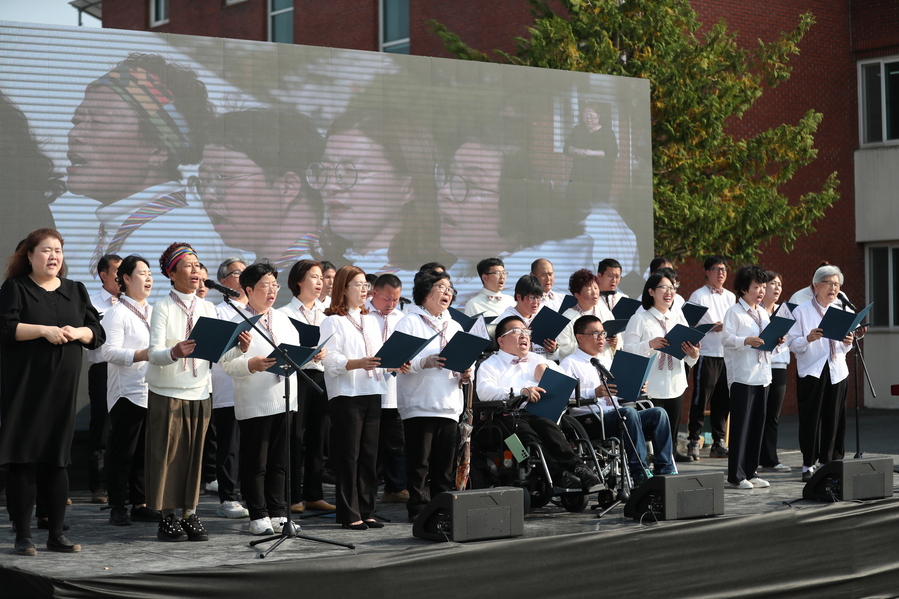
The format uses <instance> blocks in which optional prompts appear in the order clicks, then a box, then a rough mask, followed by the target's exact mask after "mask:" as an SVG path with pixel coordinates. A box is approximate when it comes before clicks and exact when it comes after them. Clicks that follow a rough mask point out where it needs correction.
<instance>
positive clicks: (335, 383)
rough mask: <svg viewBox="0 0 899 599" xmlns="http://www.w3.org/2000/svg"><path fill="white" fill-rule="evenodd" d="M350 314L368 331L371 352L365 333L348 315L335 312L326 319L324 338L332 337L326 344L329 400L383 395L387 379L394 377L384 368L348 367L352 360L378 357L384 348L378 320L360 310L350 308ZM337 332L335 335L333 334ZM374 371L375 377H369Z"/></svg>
mask: <svg viewBox="0 0 899 599" xmlns="http://www.w3.org/2000/svg"><path fill="white" fill-rule="evenodd" d="M348 316H349V317H350V318H352V319H353V320H354V321H355V322H356V323H357V324H360V325H361V326H362V328H363V330H364V331H365V334H366V336H367V337H368V339H369V343H370V354H369V352H366V351H365V343H364V341H363V337H362V333H361V332H360V331H359V329H357V328H356V327H355V326H354V325H353V324H352V323H351V322H350V321H349V319H348V318H347V316H337V315H332V316H328V317H326V318H325V320H324V322H322V326H321V336H322V339H328V337H331V338H330V339H329V340H328V343H327V344H326V345H325V349H327V350H328V351H327V353H326V354H325V359H324V360H322V363H323V364H324V366H325V384H326V387H327V392H328V399H334V398H335V397H338V396H347V397H355V396H358V395H383V394H385V393H387V380H386V378H387V377H388V376H390V374H389V373H388V372H386V371H385V370H384V369H383V368H376V369H375V370H373V371H367V370H363V369H361V368H357V369H355V370H347V369H346V364H347V361H349V360H357V359H359V358H364V357H367V356H368V355H372V356H374V355H375V354H376V353H378V350H379V349H381V345H382V342H381V331H380V330H379V329H378V321H377V320H375V317H374V316H372V315H371V314H366V315H365V316H363V315H362V311H361V310H360V309H358V308H357V309H355V310H350V312H349V314H348ZM332 335H333V336H332ZM369 373H371V376H369Z"/></svg>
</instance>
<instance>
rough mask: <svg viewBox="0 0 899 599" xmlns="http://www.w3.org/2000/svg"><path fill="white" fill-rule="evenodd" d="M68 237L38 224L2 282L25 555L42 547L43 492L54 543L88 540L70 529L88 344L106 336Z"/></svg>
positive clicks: (14, 471) (9, 445)
mask: <svg viewBox="0 0 899 599" xmlns="http://www.w3.org/2000/svg"><path fill="white" fill-rule="evenodd" d="M62 248H63V240H62V236H61V235H60V234H59V233H58V232H57V231H56V230H54V229H37V230H36V231H32V232H31V233H30V234H29V235H28V237H27V238H26V239H25V241H24V242H22V243H21V244H20V245H19V248H18V249H17V250H16V252H15V253H14V254H13V255H12V257H11V258H10V259H9V263H8V268H7V271H6V280H5V281H4V283H3V286H2V287H0V344H2V351H0V466H3V467H4V468H5V469H6V471H7V488H6V499H7V507H8V509H9V512H10V515H11V516H12V519H13V522H14V524H15V529H16V542H15V550H16V553H17V554H18V555H36V554H37V550H36V549H35V546H34V541H33V540H32V538H31V514H32V512H33V510H34V503H35V497H36V496H40V499H41V504H42V505H43V506H44V508H45V509H46V510H47V516H48V527H49V530H50V534H49V536H48V538H47V549H49V550H51V551H61V552H65V553H72V552H76V551H81V545H76V544H75V543H72V542H70V541H69V540H68V539H67V538H66V536H65V535H64V534H63V520H64V517H65V511H66V502H67V498H68V493H69V478H68V474H67V473H66V466H68V464H69V463H70V462H71V448H72V437H73V435H74V433H75V403H76V399H77V391H78V380H79V378H80V376H81V362H82V353H83V351H82V349H83V348H87V349H96V348H98V347H100V346H101V345H102V344H103V341H104V340H105V339H106V336H105V334H104V332H103V328H102V327H101V326H100V317H99V315H98V314H97V311H96V310H95V309H94V307H93V306H92V305H91V301H90V296H89V295H88V293H87V290H86V289H85V288H84V285H82V284H81V283H79V282H77V281H71V280H69V279H65V278H62V273H63V269H64V266H63V258H64V255H63V249H62Z"/></svg>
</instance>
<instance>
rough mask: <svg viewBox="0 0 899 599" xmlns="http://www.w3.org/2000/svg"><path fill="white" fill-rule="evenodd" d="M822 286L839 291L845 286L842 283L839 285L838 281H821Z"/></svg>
mask: <svg viewBox="0 0 899 599" xmlns="http://www.w3.org/2000/svg"><path fill="white" fill-rule="evenodd" d="M821 285H827V286H828V287H830V288H831V289H839V288H840V287H842V286H843V284H842V283H837V282H836V281H821Z"/></svg>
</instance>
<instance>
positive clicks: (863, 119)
mask: <svg viewBox="0 0 899 599" xmlns="http://www.w3.org/2000/svg"><path fill="white" fill-rule="evenodd" d="M891 63H899V54H894V55H891V56H881V57H878V58H872V59H866V60H860V61H858V63H857V66H858V82H857V87H858V141H859V147H861V148H879V147H887V146H896V145H899V123H895V127H894V129H895V130H896V132H897V133H896V137H895V138H894V139H887V130H888V121H889V117H888V112H889V111H888V110H887V101H886V93H887V92H886V88H887V85H886V73H885V71H884V65H885V64H891ZM875 64H876V65H878V66H879V67H880V120H881V122H880V135H881V140H880V141H865V132H866V131H865V129H866V125H867V118H868V115H867V113H866V111H865V109H866V106H865V67H867V66H871V65H875ZM894 102H895V103H896V104H899V94H897V97H896V98H895V99H894Z"/></svg>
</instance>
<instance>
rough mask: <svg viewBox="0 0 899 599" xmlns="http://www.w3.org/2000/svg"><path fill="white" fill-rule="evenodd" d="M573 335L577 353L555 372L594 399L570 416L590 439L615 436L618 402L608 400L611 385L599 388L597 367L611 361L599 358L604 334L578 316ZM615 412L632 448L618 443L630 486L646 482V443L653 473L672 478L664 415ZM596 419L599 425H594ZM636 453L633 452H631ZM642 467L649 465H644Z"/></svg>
mask: <svg viewBox="0 0 899 599" xmlns="http://www.w3.org/2000/svg"><path fill="white" fill-rule="evenodd" d="M574 335H575V337H576V338H577V344H578V349H577V350H576V351H575V352H574V353H573V354H571V355H570V356H568V357H567V358H565V359H564V360H562V363H561V364H559V368H560V369H561V370H562V372H564V373H565V374H567V375H568V376H570V377H573V378H576V379H578V380H579V381H580V383H581V397H583V398H585V399H596V400H597V401H596V404H594V405H592V406H589V407H585V408H573V409H572V410H571V412H570V413H571V415H572V416H574V417H575V418H577V419H578V420H579V421H581V423H582V424H583V425H584V428H586V429H587V433H588V434H589V435H590V437H591V438H594V439H599V438H602V436H603V434H602V431H603V430H605V436H619V433H618V430H619V423H620V420H619V417H618V412H616V411H615V407H614V406H613V405H612V402H613V401H614V402H615V403H616V404H618V399H617V398H615V397H609V394H608V392H612V393H615V384H614V383H611V382H608V383H607V384H608V390H607V389H606V387H605V386H603V384H602V378H601V377H600V374H599V371H598V367H597V364H600V363H601V364H602V365H603V366H604V367H605V368H609V367H610V366H611V365H612V363H611V361H610V360H609V359H608V358H606V357H604V356H603V355H602V351H603V348H604V347H605V344H606V337H605V331H604V330H603V327H602V321H601V320H600V319H599V318H597V317H596V316H591V315H587V316H581V317H580V318H578V319H577V320H576V321H574ZM618 409H619V411H620V413H621V415H622V416H623V417H624V422H625V426H626V427H627V431H628V434H629V436H630V439H631V440H633V446H632V445H631V444H630V442H629V441H627V440H626V439H621V441H622V443H623V444H624V450H625V453H626V454H627V456H628V465H629V467H630V471H631V475H632V476H633V477H634V482H635V483H636V484H640V482H642V481H643V480H645V478H646V472H645V470H644V464H642V461H643V458H644V456H646V439H647V438H648V439H650V440H651V441H652V443H653V450H654V451H655V455H654V459H655V468H654V473H655V474H657V475H660V474H676V473H677V468H676V467H675V465H674V462H673V461H672V443H671V425H670V424H669V423H668V414H667V412H665V410H664V409H662V408H649V409H648V410H641V411H639V412H638V411H637V410H635V409H634V408H632V407H621V406H619V408H618ZM597 417H599V418H601V419H602V422H601V423H600V422H598V421H597ZM635 449H636V451H634V450H635ZM645 466H646V467H648V466H649V464H645Z"/></svg>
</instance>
